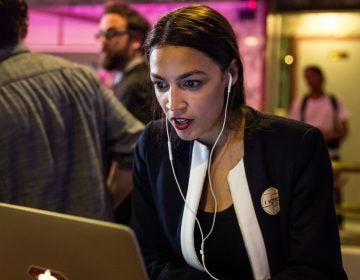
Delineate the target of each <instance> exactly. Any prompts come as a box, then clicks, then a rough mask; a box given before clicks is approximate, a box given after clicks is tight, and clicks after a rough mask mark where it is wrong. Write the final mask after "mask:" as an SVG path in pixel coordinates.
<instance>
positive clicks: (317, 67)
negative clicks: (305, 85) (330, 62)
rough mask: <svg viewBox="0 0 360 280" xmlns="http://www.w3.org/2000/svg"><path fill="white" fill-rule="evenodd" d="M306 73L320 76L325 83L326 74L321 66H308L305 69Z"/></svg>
mask: <svg viewBox="0 0 360 280" xmlns="http://www.w3.org/2000/svg"><path fill="white" fill-rule="evenodd" d="M306 71H313V72H315V73H316V74H318V75H319V77H320V78H321V82H324V79H325V78H324V74H323V72H322V71H321V69H320V67H319V66H316V65H309V66H306V68H305V72H306Z"/></svg>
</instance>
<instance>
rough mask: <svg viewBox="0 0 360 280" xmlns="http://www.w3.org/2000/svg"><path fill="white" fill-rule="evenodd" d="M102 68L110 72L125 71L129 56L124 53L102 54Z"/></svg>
mask: <svg viewBox="0 0 360 280" xmlns="http://www.w3.org/2000/svg"><path fill="white" fill-rule="evenodd" d="M101 55H102V56H103V58H102V62H101V64H102V67H103V68H104V69H106V70H108V71H112V70H124V68H125V66H126V64H127V56H126V55H125V54H124V53H115V54H109V53H106V52H104V53H102V54H101Z"/></svg>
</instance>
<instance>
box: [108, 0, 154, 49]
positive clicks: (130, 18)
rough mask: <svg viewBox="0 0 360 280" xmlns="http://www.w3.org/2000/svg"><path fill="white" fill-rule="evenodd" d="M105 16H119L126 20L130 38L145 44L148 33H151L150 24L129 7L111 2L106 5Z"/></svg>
mask: <svg viewBox="0 0 360 280" xmlns="http://www.w3.org/2000/svg"><path fill="white" fill-rule="evenodd" d="M104 14H117V15H119V16H121V17H123V18H125V19H126V22H127V30H128V32H129V35H130V37H133V38H136V39H138V40H140V41H141V43H144V41H145V38H146V35H147V33H148V32H149V31H150V24H149V22H148V21H147V20H146V18H144V17H143V16H142V15H140V14H139V13H138V12H137V11H135V10H133V9H131V8H130V7H129V6H128V5H126V4H124V3H121V2H117V1H109V2H107V3H106V5H105V11H104Z"/></svg>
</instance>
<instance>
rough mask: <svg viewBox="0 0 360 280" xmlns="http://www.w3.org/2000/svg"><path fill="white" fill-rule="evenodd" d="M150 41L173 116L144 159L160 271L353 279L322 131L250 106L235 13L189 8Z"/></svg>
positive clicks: (149, 132)
mask: <svg viewBox="0 0 360 280" xmlns="http://www.w3.org/2000/svg"><path fill="white" fill-rule="evenodd" d="M144 50H145V54H146V57H147V59H148V61H149V65H150V72H151V79H152V81H153V83H154V87H155V93H156V97H157V100H158V103H159V104H160V107H161V109H162V110H163V112H164V114H165V116H166V119H164V120H162V121H156V122H152V123H150V124H149V125H148V126H147V128H146V129H145V131H144V133H143V135H142V136H141V138H140V140H139V142H138V147H137V152H136V157H135V164H134V180H135V181H134V185H135V189H134V193H133V217H132V226H133V228H134V230H135V232H136V235H137V237H138V240H139V242H140V247H141V250H142V253H143V255H144V258H145V263H146V266H147V269H148V272H149V275H150V278H151V279H191V280H192V279H270V278H271V279H295V278H296V279H346V275H345V273H344V271H343V269H342V264H341V255H340V246H339V236H338V230H337V226H336V220H335V213H334V207H333V204H332V200H331V186H332V171H331V164H330V160H329V157H328V154H327V151H326V146H325V144H324V141H323V138H322V136H321V132H320V131H319V130H318V129H316V128H314V127H312V126H309V125H306V124H302V123H299V122H294V121H290V120H286V119H282V118H278V117H271V116H265V115H262V114H261V113H259V112H256V111H255V110H253V109H251V108H249V107H247V106H246V105H245V100H244V89H243V66H242V63H241V60H240V55H239V52H238V46H237V43H236V37H235V34H234V32H233V30H232V29H231V26H230V24H229V23H228V22H227V21H226V19H225V18H224V17H223V16H222V15H220V14H219V13H217V12H216V11H214V10H213V9H211V8H209V7H207V6H204V5H195V6H189V7H185V8H181V9H178V10H176V11H174V12H171V13H169V14H167V15H165V16H164V17H163V18H162V19H160V21H159V22H158V23H157V24H156V25H155V27H154V28H153V30H152V31H151V33H150V34H149V36H148V38H147V41H146V43H145V46H144ZM165 120H166V121H165Z"/></svg>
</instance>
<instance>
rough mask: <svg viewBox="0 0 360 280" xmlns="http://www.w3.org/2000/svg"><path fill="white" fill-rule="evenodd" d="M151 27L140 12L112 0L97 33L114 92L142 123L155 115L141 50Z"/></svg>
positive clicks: (104, 65)
mask: <svg viewBox="0 0 360 280" xmlns="http://www.w3.org/2000/svg"><path fill="white" fill-rule="evenodd" d="M149 28H150V25H149V23H148V22H147V20H146V19H145V18H144V17H143V16H141V15H140V14H139V13H138V12H136V11H135V10H133V9H131V8H130V7H129V6H127V5H125V4H121V3H116V2H111V3H109V4H108V5H106V6H105V12H104V14H103V16H102V18H101V20H100V24H99V32H98V33H97V34H96V37H97V38H98V39H99V41H100V43H101V54H100V59H101V64H102V67H103V68H104V69H106V70H108V71H112V72H113V74H114V81H113V86H112V88H113V91H114V93H115V95H116V96H117V97H118V98H119V99H120V100H121V101H122V103H123V104H124V105H125V107H126V108H127V109H128V110H129V111H130V112H131V113H132V114H133V115H134V116H135V117H136V118H137V119H139V120H140V121H142V122H143V123H147V122H149V121H150V120H152V119H153V113H152V112H151V105H152V98H153V87H152V84H151V81H150V78H149V70H148V67H147V65H146V64H145V62H144V60H143V55H142V52H141V47H142V44H143V43H144V40H145V37H146V34H147V32H148V31H149Z"/></svg>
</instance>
